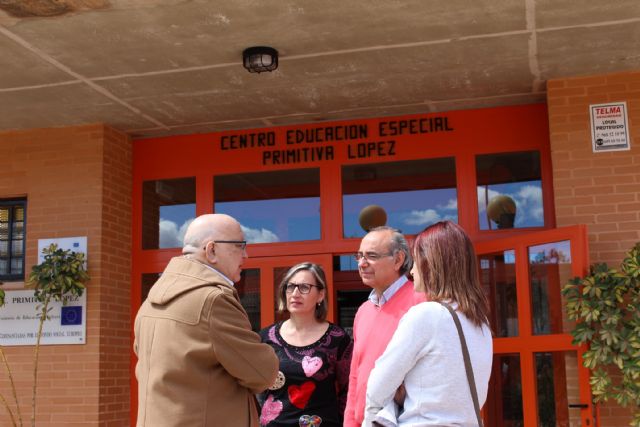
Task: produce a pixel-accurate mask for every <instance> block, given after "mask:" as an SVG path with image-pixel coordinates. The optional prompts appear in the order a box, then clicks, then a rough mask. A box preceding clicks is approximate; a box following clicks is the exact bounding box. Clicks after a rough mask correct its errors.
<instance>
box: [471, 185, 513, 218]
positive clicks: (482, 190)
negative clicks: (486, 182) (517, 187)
mask: <svg viewBox="0 0 640 427" xmlns="http://www.w3.org/2000/svg"><path fill="white" fill-rule="evenodd" d="M500 194H502V193H500V192H499V191H495V190H491V189H489V190H488V191H487V189H486V187H478V210H479V211H480V213H482V212H485V211H486V210H487V203H488V202H490V201H491V199H493V198H494V197H496V196H499V195H500ZM516 205H517V202H516Z"/></svg>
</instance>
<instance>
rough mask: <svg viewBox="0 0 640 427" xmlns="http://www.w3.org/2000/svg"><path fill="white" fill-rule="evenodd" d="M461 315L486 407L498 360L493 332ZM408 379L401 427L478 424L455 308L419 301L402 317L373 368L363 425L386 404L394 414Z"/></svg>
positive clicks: (477, 386)
mask: <svg viewBox="0 0 640 427" xmlns="http://www.w3.org/2000/svg"><path fill="white" fill-rule="evenodd" d="M452 306H453V307H454V308H456V305H455V304H452ZM458 317H459V318H460V323H461V324H462V330H463V331H464V335H465V338H466V341H467V347H468V349H469V355H470V357H471V365H472V367H473V375H474V377H475V382H476V388H477V391H478V399H479V403H480V407H482V405H483V404H484V402H485V400H486V399H487V388H488V385H489V376H490V375H491V362H492V359H493V344H492V339H491V330H490V329H489V327H488V326H487V325H483V326H482V328H478V327H477V326H475V325H474V324H473V323H471V322H470V321H469V320H468V319H467V318H466V317H465V316H464V315H462V314H460V313H458ZM403 382H404V385H405V388H406V391H407V397H406V399H405V402H404V412H403V413H402V414H400V416H399V417H398V420H397V421H398V425H399V426H469V427H471V426H477V418H476V414H475V410H474V408H473V399H472V397H471V392H470V390H469V383H468V381H467V375H466V372H465V368H464V358H463V356H462V349H461V347H460V338H459V337H458V331H457V329H456V326H455V323H454V321H453V318H452V317H451V314H450V313H449V311H447V309H446V308H445V307H443V306H442V305H441V304H439V303H436V302H423V303H421V304H418V305H416V306H414V307H412V308H411V309H410V310H409V311H408V312H407V313H406V314H405V315H404V316H403V317H402V319H401V320H400V323H399V325H398V329H397V330H396V332H395V333H394V335H393V338H392V339H391V342H389V345H388V346H387V349H386V350H385V352H384V353H383V355H382V356H380V358H379V359H378V360H377V361H376V366H375V368H374V369H373V371H371V376H370V377H369V382H368V383H367V403H366V408H365V414H364V415H365V419H364V423H363V426H367V427H368V426H371V422H372V421H374V420H375V416H376V415H378V413H379V412H380V411H381V410H382V409H383V408H384V407H385V406H387V408H385V411H384V412H383V413H388V412H389V411H388V409H389V406H388V404H389V403H390V402H392V399H393V396H394V394H395V391H396V390H397V389H398V387H399V386H400V385H401V384H402V383H403ZM383 413H380V415H382V414H383Z"/></svg>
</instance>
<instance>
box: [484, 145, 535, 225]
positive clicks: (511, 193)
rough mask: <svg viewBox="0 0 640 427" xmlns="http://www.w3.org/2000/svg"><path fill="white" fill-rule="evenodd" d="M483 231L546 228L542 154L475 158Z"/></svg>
mask: <svg viewBox="0 0 640 427" xmlns="http://www.w3.org/2000/svg"><path fill="white" fill-rule="evenodd" d="M476 173H477V180H478V187H477V192H478V214H479V217H478V222H479V224H480V229H481V230H492V229H508V228H526V227H543V226H544V208H543V205H542V178H541V177H542V172H541V168H540V153H539V152H538V151H525V152H518V153H499V154H485V155H481V156H477V157H476Z"/></svg>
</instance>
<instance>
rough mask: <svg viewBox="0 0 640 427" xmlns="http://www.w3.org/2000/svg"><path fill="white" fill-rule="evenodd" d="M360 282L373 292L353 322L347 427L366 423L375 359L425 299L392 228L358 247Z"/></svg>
mask: <svg viewBox="0 0 640 427" xmlns="http://www.w3.org/2000/svg"><path fill="white" fill-rule="evenodd" d="M355 257H356V260H357V261H358V272H359V273H360V277H361V278H362V282H363V283H364V284H365V285H367V286H369V287H370V288H372V291H371V294H370V295H369V300H368V301H366V302H365V303H364V304H362V305H361V306H360V308H359V309H358V312H357V313H356V317H355V319H354V321H353V338H354V347H353V356H352V358H351V372H350V374H349V394H348V396H347V407H346V409H345V412H344V426H345V427H360V426H361V424H362V420H363V418H364V407H365V398H366V391H367V381H368V379H369V374H370V373H371V370H372V369H373V367H374V365H375V362H376V359H378V357H380V356H381V355H382V353H384V350H385V349H386V348H387V344H388V343H389V341H390V340H391V337H392V336H393V333H394V332H395V330H396V328H397V326H398V322H399V321H400V318H401V317H402V316H403V315H404V314H405V313H406V312H407V310H409V308H411V307H412V306H414V305H415V304H418V303H420V302H422V301H424V300H425V297H424V293H422V292H420V293H418V292H415V290H414V289H413V282H412V281H410V280H408V279H407V277H406V275H407V274H408V273H409V271H410V270H411V266H412V264H413V262H412V260H411V252H410V250H409V246H408V245H407V241H406V240H405V238H404V236H403V235H402V234H401V233H400V232H398V231H397V230H395V229H393V228H391V227H377V228H374V229H372V230H370V231H369V233H368V234H367V235H366V236H364V238H363V239H362V242H360V249H359V250H358V253H357V254H356V255H355Z"/></svg>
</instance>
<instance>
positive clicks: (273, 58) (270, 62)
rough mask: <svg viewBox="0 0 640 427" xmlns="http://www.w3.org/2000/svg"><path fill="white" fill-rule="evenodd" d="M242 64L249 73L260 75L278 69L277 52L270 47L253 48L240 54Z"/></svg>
mask: <svg viewBox="0 0 640 427" xmlns="http://www.w3.org/2000/svg"><path fill="white" fill-rule="evenodd" d="M242 64H243V65H244V68H246V69H247V71H249V72H250V73H262V72H263V71H273V70H275V69H276V68H278V51H277V50H275V49H274V48H272V47H267V46H254V47H249V48H247V49H245V50H244V51H243V52H242Z"/></svg>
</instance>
